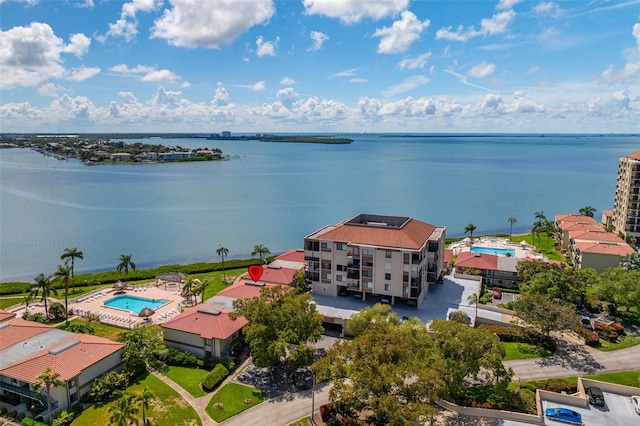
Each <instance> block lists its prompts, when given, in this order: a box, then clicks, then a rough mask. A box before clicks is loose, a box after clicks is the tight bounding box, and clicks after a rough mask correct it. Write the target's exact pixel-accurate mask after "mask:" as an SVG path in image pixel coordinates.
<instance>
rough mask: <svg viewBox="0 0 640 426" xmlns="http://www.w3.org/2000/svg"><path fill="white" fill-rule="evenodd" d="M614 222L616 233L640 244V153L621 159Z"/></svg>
mask: <svg viewBox="0 0 640 426" xmlns="http://www.w3.org/2000/svg"><path fill="white" fill-rule="evenodd" d="M612 222H613V229H614V231H615V232H617V233H618V234H619V235H621V236H622V237H626V236H627V235H630V236H632V237H634V238H635V239H636V244H635V245H636V246H637V245H638V244H639V243H640V151H636V152H634V153H632V154H629V155H627V156H626V157H622V158H620V165H619V166H618V182H617V186H616V200H615V204H614V208H613V221H612Z"/></svg>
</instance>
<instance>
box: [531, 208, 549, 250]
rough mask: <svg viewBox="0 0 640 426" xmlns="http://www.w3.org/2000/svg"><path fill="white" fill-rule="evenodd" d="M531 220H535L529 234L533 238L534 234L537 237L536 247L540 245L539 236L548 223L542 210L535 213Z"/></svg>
mask: <svg viewBox="0 0 640 426" xmlns="http://www.w3.org/2000/svg"><path fill="white" fill-rule="evenodd" d="M533 218H534V219H535V222H533V227H532V228H531V233H532V234H533V235H534V237H535V235H536V234H537V235H538V245H540V234H541V233H542V232H545V231H546V230H547V229H548V228H547V226H546V225H547V223H548V222H549V221H548V220H547V217H546V216H545V215H544V212H543V211H542V210H540V211H539V212H535V213H534V214H533Z"/></svg>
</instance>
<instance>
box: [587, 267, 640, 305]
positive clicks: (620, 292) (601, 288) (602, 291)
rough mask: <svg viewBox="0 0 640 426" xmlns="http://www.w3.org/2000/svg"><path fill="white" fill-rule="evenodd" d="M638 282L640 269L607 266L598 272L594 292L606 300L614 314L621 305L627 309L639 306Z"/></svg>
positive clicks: (639, 280) (639, 292)
mask: <svg viewBox="0 0 640 426" xmlns="http://www.w3.org/2000/svg"><path fill="white" fill-rule="evenodd" d="M639 282H640V271H636V270H629V271H627V270H626V269H623V268H609V269H606V270H605V271H603V272H602V273H601V274H600V280H599V282H598V283H597V284H596V285H594V293H595V294H596V296H598V298H599V299H600V300H602V301H604V302H608V303H609V309H610V311H611V313H612V314H613V315H616V314H617V311H618V308H619V307H621V306H624V307H626V309H627V311H628V310H629V309H630V308H632V307H634V306H636V307H638V308H640V289H638V283H639Z"/></svg>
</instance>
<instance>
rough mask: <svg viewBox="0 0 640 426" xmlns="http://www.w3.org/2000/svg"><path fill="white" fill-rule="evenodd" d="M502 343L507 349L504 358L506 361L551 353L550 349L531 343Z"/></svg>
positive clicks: (538, 356)
mask: <svg viewBox="0 0 640 426" xmlns="http://www.w3.org/2000/svg"><path fill="white" fill-rule="evenodd" d="M502 345H503V346H504V349H505V350H506V351H507V354H506V355H505V357H504V358H503V360H504V361H509V360H512V359H525V358H540V357H543V356H549V355H551V352H550V351H549V350H546V349H544V348H540V347H539V346H536V345H532V344H529V343H517V342H502Z"/></svg>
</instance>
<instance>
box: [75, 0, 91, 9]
mask: <svg viewBox="0 0 640 426" xmlns="http://www.w3.org/2000/svg"><path fill="white" fill-rule="evenodd" d="M94 6H95V4H94V2H93V0H84V3H77V4H76V7H83V8H91V7H94Z"/></svg>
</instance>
